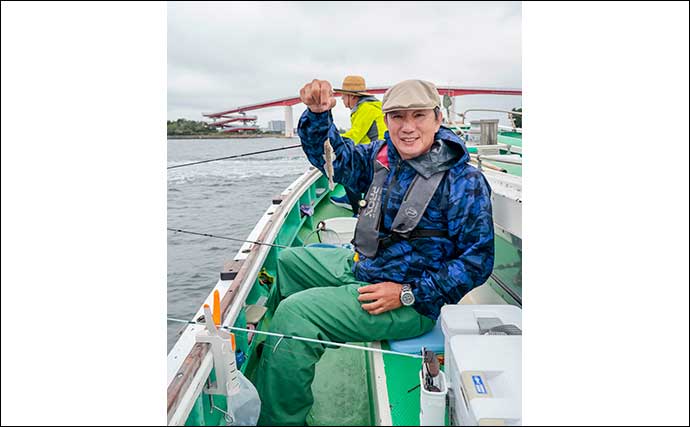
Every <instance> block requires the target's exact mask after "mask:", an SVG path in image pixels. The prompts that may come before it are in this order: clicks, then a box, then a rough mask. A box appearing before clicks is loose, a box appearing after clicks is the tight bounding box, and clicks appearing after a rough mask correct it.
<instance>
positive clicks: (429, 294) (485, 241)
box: [413, 169, 494, 309]
mask: <svg viewBox="0 0 690 427" xmlns="http://www.w3.org/2000/svg"><path fill="white" fill-rule="evenodd" d="M448 178H451V176H450V174H449V177H448ZM450 188H451V192H450V195H449V198H448V206H449V207H448V217H447V218H448V234H449V236H450V238H451V239H454V240H455V251H456V254H457V257H456V258H454V259H451V260H449V261H447V262H445V263H444V264H442V266H441V268H440V269H438V270H437V271H428V270H427V271H424V272H423V273H422V275H421V278H420V279H419V280H418V282H417V283H416V286H415V288H414V289H413V293H414V295H415V300H416V301H418V302H421V301H424V302H431V303H432V304H433V305H435V306H439V307H440V306H441V305H443V303H446V304H457V303H458V302H459V301H460V299H461V298H462V297H463V296H464V295H465V294H466V293H468V292H469V291H470V290H472V289H473V288H475V287H477V286H480V285H481V284H483V283H484V282H485V281H486V280H487V279H488V278H489V276H490V275H491V271H492V270H493V265H494V225H493V217H492V212H491V188H490V187H489V184H488V182H487V181H486V179H485V178H484V176H483V175H482V173H481V172H479V171H477V170H476V169H475V170H474V171H471V172H469V173H468V174H465V175H464V176H463V175H461V176H459V177H457V178H456V179H455V182H452V180H451V182H450ZM415 305H416V304H415ZM416 307H418V308H420V309H421V308H422V306H421V305H420V306H417V305H416Z"/></svg>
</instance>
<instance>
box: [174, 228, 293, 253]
mask: <svg viewBox="0 0 690 427" xmlns="http://www.w3.org/2000/svg"><path fill="white" fill-rule="evenodd" d="M168 231H174V232H176V233H186V234H193V235H195V236H204V237H213V238H215V239H224V240H232V241H235V242H246V243H254V244H255V245H265V246H275V247H276V248H283V249H285V248H289V246H284V245H276V244H273V243H264V242H257V241H255V240H244V239H236V238H234V237H225V236H216V235H213V234H208V233H197V232H194V231H187V230H180V229H179V228H168Z"/></svg>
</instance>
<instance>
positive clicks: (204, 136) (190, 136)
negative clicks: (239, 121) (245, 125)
mask: <svg viewBox="0 0 690 427" xmlns="http://www.w3.org/2000/svg"><path fill="white" fill-rule="evenodd" d="M232 138H240V139H242V138H290V137H289V136H285V135H283V134H265V133H258V134H242V135H230V134H221V135H214V134H211V135H168V139H232Z"/></svg>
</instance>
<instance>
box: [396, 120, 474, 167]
mask: <svg viewBox="0 0 690 427" xmlns="http://www.w3.org/2000/svg"><path fill="white" fill-rule="evenodd" d="M386 136H387V137H388V138H390V136H389V135H388V132H386ZM434 139H435V141H434V143H433V144H432V146H431V149H430V150H429V151H427V152H426V153H424V154H422V155H420V156H417V157H415V158H414V159H408V160H407V163H408V164H409V165H410V166H411V167H412V168H413V169H414V170H415V171H416V172H417V173H418V174H420V175H422V176H423V177H424V178H426V179H429V177H430V176H431V175H433V174H435V173H437V172H443V171H446V170H448V169H450V168H452V167H453V166H455V165H456V164H458V163H467V162H468V161H469V159H470V155H469V153H468V151H467V148H466V147H465V143H464V142H463V141H462V139H461V138H460V137H459V136H457V135H456V134H455V133H453V131H451V130H450V129H448V128H446V127H443V126H441V127H440V128H439V130H438V132H436V135H434ZM391 145H393V143H392V142H391Z"/></svg>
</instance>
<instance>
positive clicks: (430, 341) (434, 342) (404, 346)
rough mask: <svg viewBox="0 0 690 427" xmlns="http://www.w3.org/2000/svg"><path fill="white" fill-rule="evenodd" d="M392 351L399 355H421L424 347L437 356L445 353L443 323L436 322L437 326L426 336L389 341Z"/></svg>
mask: <svg viewBox="0 0 690 427" xmlns="http://www.w3.org/2000/svg"><path fill="white" fill-rule="evenodd" d="M388 344H389V345H390V348H391V350H393V351H397V352H399V353H407V354H421V351H422V347H425V348H426V349H427V350H431V351H433V352H434V353H436V354H442V353H443V331H442V330H441V322H440V321H439V322H436V326H434V328H433V329H432V330H431V331H429V332H427V333H426V334H424V335H420V336H418V337H414V338H408V339H406V340H388Z"/></svg>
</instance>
